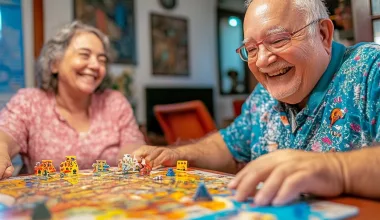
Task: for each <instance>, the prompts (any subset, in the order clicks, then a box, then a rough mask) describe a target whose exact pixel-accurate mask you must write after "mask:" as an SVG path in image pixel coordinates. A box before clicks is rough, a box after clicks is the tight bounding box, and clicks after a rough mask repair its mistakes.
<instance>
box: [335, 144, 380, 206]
mask: <svg viewBox="0 0 380 220" xmlns="http://www.w3.org/2000/svg"><path fill="white" fill-rule="evenodd" d="M337 157H338V159H339V161H340V163H341V166H342V172H343V178H344V192H345V193H347V194H352V195H358V196H363V197H367V198H377V199H378V198H380V187H379V184H380V169H379V167H380V144H376V146H374V147H370V148H365V149H361V150H356V151H351V152H345V153H337Z"/></svg>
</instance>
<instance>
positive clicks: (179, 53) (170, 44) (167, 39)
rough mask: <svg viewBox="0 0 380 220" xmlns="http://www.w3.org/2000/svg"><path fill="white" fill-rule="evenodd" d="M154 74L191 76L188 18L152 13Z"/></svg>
mask: <svg viewBox="0 0 380 220" xmlns="http://www.w3.org/2000/svg"><path fill="white" fill-rule="evenodd" d="M150 20H151V35H152V67H153V71H152V72H153V75H166V76H189V52H188V48H189V41H188V27H187V20H186V19H184V18H177V17H169V16H163V15H158V14H151V19H150Z"/></svg>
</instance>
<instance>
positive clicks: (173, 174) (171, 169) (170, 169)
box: [166, 168, 175, 176]
mask: <svg viewBox="0 0 380 220" xmlns="http://www.w3.org/2000/svg"><path fill="white" fill-rule="evenodd" d="M166 176H175V173H174V171H173V168H169V169H168V172H166Z"/></svg>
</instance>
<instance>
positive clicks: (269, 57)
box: [256, 44, 277, 68]
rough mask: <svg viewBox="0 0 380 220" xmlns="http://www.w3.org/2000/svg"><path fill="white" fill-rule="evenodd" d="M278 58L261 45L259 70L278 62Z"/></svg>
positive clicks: (258, 60)
mask: <svg viewBox="0 0 380 220" xmlns="http://www.w3.org/2000/svg"><path fill="white" fill-rule="evenodd" d="M276 60H277V56H276V55H275V54H274V53H272V52H270V51H269V50H268V49H267V48H266V47H265V46H264V45H263V44H261V45H259V48H258V52H257V60H256V66H257V67H258V68H265V67H267V66H269V65H270V64H271V63H274V62H276Z"/></svg>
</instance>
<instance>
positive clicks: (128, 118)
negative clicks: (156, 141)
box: [117, 94, 145, 147]
mask: <svg viewBox="0 0 380 220" xmlns="http://www.w3.org/2000/svg"><path fill="white" fill-rule="evenodd" d="M117 99H118V100H117V103H119V104H120V112H119V113H120V115H119V119H118V124H119V129H120V146H121V147H122V146H125V145H126V144H145V141H144V136H143V134H142V133H141V131H140V129H139V127H138V125H137V122H136V119H135V116H134V114H133V110H132V107H131V105H130V104H129V102H128V101H127V99H126V98H125V97H124V96H123V95H121V94H120V95H118V96H117Z"/></svg>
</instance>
